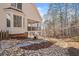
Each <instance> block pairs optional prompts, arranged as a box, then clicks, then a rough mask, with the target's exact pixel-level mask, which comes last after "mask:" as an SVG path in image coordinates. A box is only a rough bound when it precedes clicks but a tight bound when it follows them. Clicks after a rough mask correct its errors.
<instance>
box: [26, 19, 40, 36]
mask: <svg viewBox="0 0 79 59" xmlns="http://www.w3.org/2000/svg"><path fill="white" fill-rule="evenodd" d="M27 31H28V37H34V35H37V36H39V35H41V21H37V20H31V19H28V23H27Z"/></svg>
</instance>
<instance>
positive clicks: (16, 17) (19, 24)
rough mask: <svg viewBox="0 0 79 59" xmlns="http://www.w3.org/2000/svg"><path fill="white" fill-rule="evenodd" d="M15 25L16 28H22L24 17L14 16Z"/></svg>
mask: <svg viewBox="0 0 79 59" xmlns="http://www.w3.org/2000/svg"><path fill="white" fill-rule="evenodd" d="M19 20H20V21H19ZM13 24H14V25H13V26H14V27H22V16H18V15H13Z"/></svg>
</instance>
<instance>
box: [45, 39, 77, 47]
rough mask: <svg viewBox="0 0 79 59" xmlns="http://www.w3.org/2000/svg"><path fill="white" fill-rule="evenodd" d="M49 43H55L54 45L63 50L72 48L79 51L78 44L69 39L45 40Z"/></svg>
mask: <svg viewBox="0 0 79 59" xmlns="http://www.w3.org/2000/svg"><path fill="white" fill-rule="evenodd" d="M46 39H47V40H49V41H51V42H56V43H55V45H58V46H60V47H63V48H68V47H73V48H77V49H79V42H72V41H70V40H71V39H70V38H66V39H56V38H46Z"/></svg>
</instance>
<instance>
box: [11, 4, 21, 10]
mask: <svg viewBox="0 0 79 59" xmlns="http://www.w3.org/2000/svg"><path fill="white" fill-rule="evenodd" d="M11 6H13V7H15V8H17V9H20V10H22V3H11Z"/></svg>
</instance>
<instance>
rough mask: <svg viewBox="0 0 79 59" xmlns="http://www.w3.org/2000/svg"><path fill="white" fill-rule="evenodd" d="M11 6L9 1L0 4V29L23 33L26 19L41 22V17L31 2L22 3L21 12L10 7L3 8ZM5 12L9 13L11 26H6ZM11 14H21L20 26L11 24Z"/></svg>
mask: <svg viewBox="0 0 79 59" xmlns="http://www.w3.org/2000/svg"><path fill="white" fill-rule="evenodd" d="M8 7H11V3H2V4H0V30H3V31H6V30H8V31H9V32H10V33H11V34H19V33H25V32H28V31H27V25H28V21H29V20H28V19H31V20H34V21H39V22H41V17H40V15H39V13H38V11H37V9H36V7H35V6H34V4H31V3H23V4H22V12H23V13H21V12H18V11H15V10H11V9H5V8H8ZM7 14H10V21H11V27H7V22H6V18H7V17H8V16H7ZM13 15H19V16H22V27H14V26H13V25H14V24H13V21H14V19H13Z"/></svg>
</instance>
